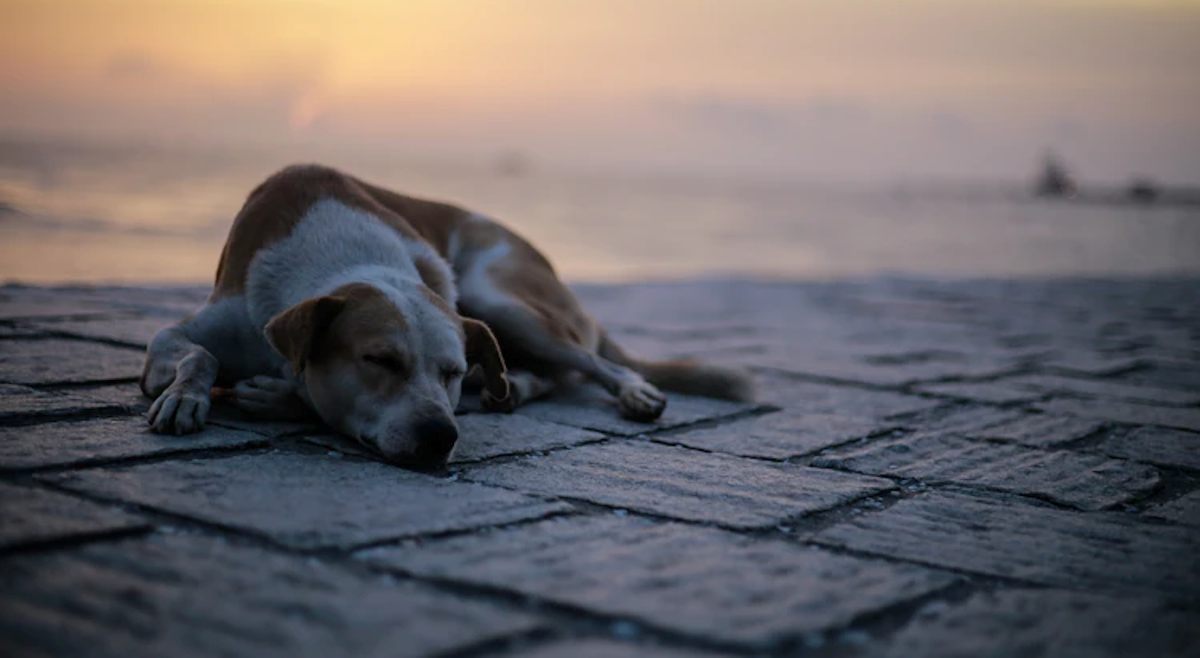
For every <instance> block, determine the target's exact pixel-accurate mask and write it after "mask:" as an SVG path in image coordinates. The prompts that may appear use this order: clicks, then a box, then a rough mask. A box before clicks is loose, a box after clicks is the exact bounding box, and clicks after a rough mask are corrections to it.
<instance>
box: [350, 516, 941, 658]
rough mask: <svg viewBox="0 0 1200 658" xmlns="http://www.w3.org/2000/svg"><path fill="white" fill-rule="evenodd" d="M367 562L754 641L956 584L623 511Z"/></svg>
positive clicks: (920, 572)
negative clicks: (650, 519) (654, 520)
mask: <svg viewBox="0 0 1200 658" xmlns="http://www.w3.org/2000/svg"><path fill="white" fill-rule="evenodd" d="M361 556H362V557H363V558H365V559H368V560H370V561H372V562H376V563H380V564H385V565H389V566H394V567H397V568H400V569H403V570H405V571H410V572H416V573H420V574H423V575H429V576H438V577H443V578H453V579H456V580H469V581H472V582H478V583H484V584H487V585H491V586H494V587H501V588H506V589H515V590H518V591H520V592H523V593H526V594H529V595H532V596H537V597H542V598H546V599H550V600H553V601H557V602H560V603H564V604H568V605H574V606H578V607H582V608H588V609H591V610H597V611H600V612H603V613H605V614H609V615H617V616H621V617H634V618H639V619H643V620H645V621H647V622H649V623H652V624H655V625H657V626H661V627H664V628H670V629H672V630H676V631H679V632H682V633H688V634H693V635H698V636H702V637H708V638H712V639H716V640H721V641H726V642H738V643H744V644H753V645H766V644H769V643H771V642H772V641H775V640H778V639H780V638H782V637H786V636H791V635H794V634H800V633H805V632H809V631H814V630H819V629H823V628H827V627H830V626H836V625H841V624H845V623H847V622H849V621H850V620H852V619H854V618H855V617H857V616H859V615H861V614H864V613H866V612H870V611H872V610H878V609H880V608H884V607H887V606H890V605H893V604H895V603H898V602H900V601H904V600H907V599H910V598H913V597H916V596H920V595H922V594H925V593H927V592H930V591H932V590H935V589H938V588H940V587H944V586H946V585H949V584H950V583H951V582H953V580H954V577H953V576H949V575H946V574H940V573H936V572H932V571H929V570H926V569H922V568H919V567H913V566H908V565H896V564H891V563H887V562H882V561H876V560H865V559H859V558H855V557H848V556H844V555H835V554H832V553H829V552H826V551H821V550H812V549H808V548H805V547H801V546H797V545H794V544H790V543H787V542H782V541H755V540H753V539H751V538H747V537H740V536H737V535H734V534H731V533H726V532H723V531H720V530H715V529H711V528H696V527H688V526H682V525H678V524H661V525H656V524H650V523H648V522H645V521H642V520H635V519H622V518H620V517H615V516H614V517H592V518H573V519H560V520H555V521H549V522H545V523H540V524H537V525H534V526H524V527H519V528H511V529H507V530H502V531H499V532H495V533H492V534H491V535H490V536H487V537H457V538H450V539H447V540H443V541H436V542H427V543H425V544H424V545H423V546H420V547H401V548H386V549H383V548H381V549H376V550H372V551H368V552H367V553H365V554H362V555H361Z"/></svg>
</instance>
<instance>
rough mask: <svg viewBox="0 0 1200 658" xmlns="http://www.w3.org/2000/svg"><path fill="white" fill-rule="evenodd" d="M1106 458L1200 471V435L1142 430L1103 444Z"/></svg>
mask: <svg viewBox="0 0 1200 658" xmlns="http://www.w3.org/2000/svg"><path fill="white" fill-rule="evenodd" d="M1100 451H1101V452H1103V453H1104V454H1106V455H1113V456H1115V457H1126V458H1129V459H1136V460H1138V461H1143V462H1149V463H1151V464H1158V465H1160V466H1171V467H1175V468H1189V469H1192V470H1195V471H1200V433H1197V432H1185V431H1183V430H1169V429H1163V428H1161V427H1139V428H1137V429H1135V430H1133V431H1132V432H1128V433H1126V434H1123V435H1118V436H1113V437H1110V438H1108V439H1106V440H1105V441H1104V443H1102V444H1100Z"/></svg>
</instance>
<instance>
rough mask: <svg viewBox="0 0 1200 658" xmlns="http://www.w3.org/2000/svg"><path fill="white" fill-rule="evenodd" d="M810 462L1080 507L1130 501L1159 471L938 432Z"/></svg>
mask: <svg viewBox="0 0 1200 658" xmlns="http://www.w3.org/2000/svg"><path fill="white" fill-rule="evenodd" d="M813 466H819V467H823V468H837V469H841V470H847V471H854V472H856V473H868V474H871V475H890V476H895V477H903V478H912V479H916V480H922V481H925V482H930V483H947V482H952V483H955V484H962V485H967V486H976V487H985V488H988V489H998V490H1001V491H1009V492H1012V493H1019V494H1024V495H1029V496H1036V497H1040V498H1045V499H1047V500H1051V501H1054V502H1056V503H1059V504H1062V505H1070V506H1072V507H1077V508H1079V509H1084V510H1099V509H1104V508H1106V507H1111V506H1113V505H1116V504H1119V503H1123V502H1126V501H1129V500H1132V499H1134V498H1136V497H1138V496H1141V495H1144V494H1146V493H1148V492H1150V491H1152V490H1153V489H1154V488H1155V487H1157V486H1158V484H1159V477H1158V472H1157V471H1156V470H1155V469H1154V468H1153V467H1150V466H1145V465H1143V464H1137V463H1133V462H1129V461H1125V460H1119V459H1109V458H1107V457H1102V456H1099V455H1084V454H1079V453H1074V452H1067V451H1054V452H1051V451H1046V450H1037V449H1034V448H1026V447H1024V446H1018V445H1006V444H1000V443H993V442H989V441H974V440H970V439H964V438H960V437H955V436H944V435H916V436H904V437H898V438H894V439H878V440H875V441H869V442H867V443H866V444H865V445H854V446H848V447H845V448H841V449H835V450H834V451H833V452H832V454H823V455H821V456H819V457H817V458H816V459H814V460H813Z"/></svg>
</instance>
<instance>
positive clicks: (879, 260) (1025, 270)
mask: <svg viewBox="0 0 1200 658" xmlns="http://www.w3.org/2000/svg"><path fill="white" fill-rule="evenodd" d="M297 155H298V154H296V153H284V152H282V151H274V152H273V151H267V150H250V149H246V150H228V149H226V150H220V149H198V148H191V147H189V148H183V147H176V148H172V147H163V146H155V147H139V146H113V145H105V146H96V145H91V146H84V145H67V144H62V143H40V142H32V141H27V142H14V141H9V142H0V281H20V282H29V283H183V282H188V283H197V282H208V281H210V280H211V279H212V275H213V272H214V270H215V267H216V261H217V257H218V255H219V253H220V250H221V246H222V243H223V241H224V238H225V234H226V232H227V230H228V228H229V225H230V222H231V221H232V219H233V217H234V215H235V214H236V213H237V211H238V208H239V207H240V206H241V204H242V202H243V200H244V199H245V196H246V194H247V193H248V192H249V191H250V190H251V189H252V188H253V187H254V186H255V185H256V184H257V183H258V182H259V181H261V180H262V179H263V178H264V177H266V176H267V175H269V174H270V173H271V172H273V171H275V170H276V169H278V168H280V167H281V166H283V165H285V164H288V163H290V162H294V161H297V160H318V161H321V162H326V163H329V164H333V165H336V166H340V167H343V168H345V169H346V170H348V171H350V172H352V173H355V174H357V175H359V176H360V177H363V178H366V179H368V180H371V181H373V182H377V183H379V184H382V185H385V186H388V187H391V188H393V189H396V190H398V191H402V192H406V193H409V194H413V195H417V196H426V197H431V198H440V199H445V200H451V201H454V202H456V203H459V204H462V205H464V206H466V207H469V208H471V209H473V210H477V211H479V212H483V213H485V214H489V215H491V216H493V217H496V218H498V219H500V220H501V221H503V222H505V223H506V224H508V225H509V226H510V227H512V228H514V229H515V230H517V231H518V232H519V233H521V234H523V235H524V236H525V237H526V238H528V239H529V240H531V241H532V242H533V243H534V244H536V245H538V246H539V247H540V248H541V249H542V250H543V251H544V252H545V253H546V254H547V255H548V256H549V258H550V259H551V261H552V262H553V263H554V264H555V266H556V267H557V269H558V270H559V272H560V273H561V274H562V275H563V277H564V278H566V279H568V280H572V281H631V280H645V279H678V278H688V277H698V276H726V275H748V276H756V277H769V278H807V279H811V278H831V277H841V276H860V275H872V274H879V273H894V274H905V275H932V276H953V277H997V276H1001V277H1031V276H1063V275H1067V276H1074V275H1129V274H1174V273H1192V274H1195V273H1200V208H1198V207H1195V206H1193V207H1153V206H1151V207H1143V206H1136V205H1123V204H1116V205H1113V204H1086V203H1070V202H1061V201H1059V202H1056V201H1044V200H1034V199H1029V198H1027V197H1026V196H1025V195H1024V194H1023V193H1021V192H1020V190H1019V188H1016V187H1011V188H1008V189H1006V188H1003V187H1000V186H997V187H994V188H981V187H975V188H972V189H970V190H967V189H953V188H947V187H942V188H939V189H937V190H934V189H933V188H929V187H913V186H911V185H910V186H907V187H904V186H899V185H883V186H857V187H856V186H850V185H845V186H837V187H831V186H825V187H820V186H814V185H811V184H804V183H799V182H786V181H785V182H780V181H775V182H761V181H759V182H755V181H733V180H707V179H690V180H689V179H684V178H679V177H674V178H670V177H665V176H636V177H635V176H631V175H626V176H622V175H619V174H600V173H591V174H585V173H578V172H576V173H569V172H560V171H553V170H550V169H548V168H546V167H542V166H537V165H536V164H535V166H534V167H533V168H532V169H531V170H530V171H528V172H526V173H523V174H521V175H512V174H511V173H509V174H505V173H503V172H501V171H498V170H496V169H495V168H492V167H488V166H484V165H472V164H462V163H447V162H435V161H413V160H405V159H403V158H401V157H399V156H397V157H392V156H391V155H389V154H381V153H372V154H361V153H360V154H346V153H341V154H329V153H323V154H312V153H308V154H299V155H301V156H303V157H297Z"/></svg>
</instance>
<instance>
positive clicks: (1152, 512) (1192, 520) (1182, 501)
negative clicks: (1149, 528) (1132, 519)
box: [1146, 491, 1200, 526]
mask: <svg viewBox="0 0 1200 658" xmlns="http://www.w3.org/2000/svg"><path fill="white" fill-rule="evenodd" d="M1146 515H1147V516H1153V517H1157V518H1160V519H1169V520H1171V521H1174V522H1175V523H1183V524H1185V525H1192V526H1200V491H1193V492H1192V493H1190V494H1187V495H1186V496H1180V497H1179V498H1176V499H1175V500H1172V501H1170V502H1168V503H1163V504H1162V505H1156V506H1154V507H1151V508H1150V509H1148V510H1146Z"/></svg>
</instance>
